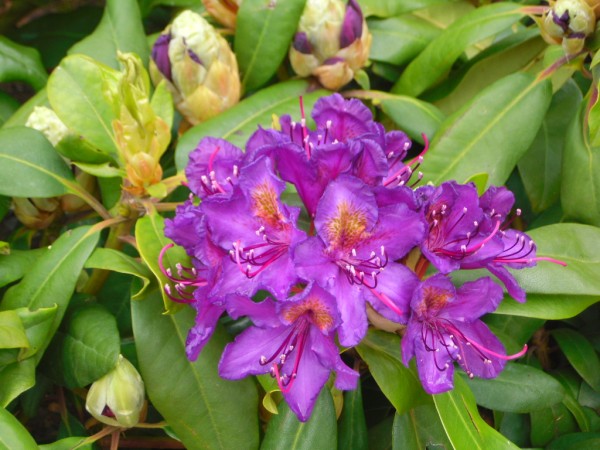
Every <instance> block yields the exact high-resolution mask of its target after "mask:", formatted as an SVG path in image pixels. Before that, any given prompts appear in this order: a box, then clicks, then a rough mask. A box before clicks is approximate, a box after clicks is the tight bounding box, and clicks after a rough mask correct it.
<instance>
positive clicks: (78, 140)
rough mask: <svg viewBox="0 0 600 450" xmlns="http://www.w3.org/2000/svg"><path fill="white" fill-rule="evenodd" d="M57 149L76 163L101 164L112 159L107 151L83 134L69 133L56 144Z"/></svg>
mask: <svg viewBox="0 0 600 450" xmlns="http://www.w3.org/2000/svg"><path fill="white" fill-rule="evenodd" d="M56 151H57V152H58V153H60V154H61V155H63V156H64V157H65V158H67V159H69V160H71V162H73V163H75V164H82V163H83V164H82V165H84V164H89V165H99V164H102V163H105V164H106V163H107V162H109V161H112V158H111V157H110V156H109V155H107V154H106V153H103V152H101V151H100V150H98V149H97V148H96V147H94V146H93V145H92V144H90V143H89V142H88V141H87V140H86V139H85V138H84V137H83V136H82V135H80V134H78V135H75V134H68V135H67V136H65V137H64V138H62V139H61V140H60V142H59V143H58V144H56Z"/></svg>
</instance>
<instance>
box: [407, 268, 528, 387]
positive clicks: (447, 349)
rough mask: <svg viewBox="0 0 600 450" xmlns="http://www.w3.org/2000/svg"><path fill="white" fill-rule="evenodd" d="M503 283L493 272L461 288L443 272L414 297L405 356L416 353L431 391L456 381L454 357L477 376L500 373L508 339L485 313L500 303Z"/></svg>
mask: <svg viewBox="0 0 600 450" xmlns="http://www.w3.org/2000/svg"><path fill="white" fill-rule="evenodd" d="M501 300H502V289H501V288H500V287H499V286H498V285H496V284H495V283H494V282H493V281H492V280H491V279H490V278H480V279H479V280H477V281H473V282H469V283H465V284H464V285H463V286H461V287H460V288H458V289H456V288H455V287H454V286H453V285H452V282H451V281H450V279H449V278H448V277H446V276H445V275H443V274H437V275H434V276H432V277H431V278H428V279H427V280H425V281H424V282H422V283H421V284H420V285H419V286H418V287H417V289H415V291H414V293H413V297H412V300H411V302H410V308H411V316H410V319H409V321H408V328H407V329H406V333H405V334H404V337H403V338H402V362H403V363H404V364H405V365H406V366H408V363H409V361H410V360H411V359H412V357H413V356H415V357H416V361H417V369H418V372H419V378H420V380H421V383H422V384H423V387H424V388H425V391H426V392H428V393H429V394H439V393H441V392H445V391H448V390H450V389H452V387H453V386H454V383H453V376H454V365H453V363H454V362H457V363H458V364H459V365H460V367H461V368H462V369H463V370H464V371H465V372H466V373H467V374H468V375H469V377H471V378H473V377H474V376H477V377H481V378H494V377H496V376H497V375H498V373H500V371H502V369H503V368H504V365H505V363H506V361H507V360H509V359H515V358H519V357H521V356H523V354H525V352H526V351H527V346H525V347H524V348H523V350H522V351H521V352H519V353H517V354H516V355H510V356H507V355H506V351H505V349H504V346H503V345H502V343H501V342H500V341H499V340H498V338H497V337H496V336H494V334H493V333H492V332H491V331H490V330H489V328H488V327H487V326H486V325H485V324H484V323H483V322H482V321H481V320H480V319H479V318H480V317H481V316H482V315H484V314H486V313H489V312H492V311H494V310H495V309H496V307H497V306H498V304H499V303H500V301H501Z"/></svg>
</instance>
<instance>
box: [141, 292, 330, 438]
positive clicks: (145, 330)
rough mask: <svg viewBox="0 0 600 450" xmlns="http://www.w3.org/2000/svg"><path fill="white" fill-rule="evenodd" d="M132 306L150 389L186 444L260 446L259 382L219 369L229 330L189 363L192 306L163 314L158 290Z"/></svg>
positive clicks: (157, 407)
mask: <svg viewBox="0 0 600 450" xmlns="http://www.w3.org/2000/svg"><path fill="white" fill-rule="evenodd" d="M131 308H132V316H133V331H134V336H135V344H136V350H137V355H138V360H139V366H140V369H141V373H142V377H143V379H144V383H145V385H146V391H147V393H148V396H149V398H150V400H151V401H152V404H153V405H154V406H155V407H156V409H157V410H158V411H159V412H160V414H161V415H162V416H163V417H164V418H165V420H166V421H167V422H168V423H169V426H170V427H172V428H173V430H174V431H175V433H176V434H177V436H178V437H179V438H180V439H181V441H182V443H183V444H184V445H185V446H186V448H211V449H223V450H229V449H245V448H247V449H255V448H257V447H258V419H257V414H256V412H257V409H258V396H257V391H256V386H255V384H254V383H253V382H252V381H251V380H250V379H245V380H240V381H235V382H233V381H228V380H225V379H223V378H221V377H219V375H218V373H217V363H218V362H219V359H220V357H221V353H222V351H223V347H224V346H225V344H226V343H227V341H228V337H227V333H226V332H225V331H224V330H222V329H221V328H220V327H219V328H217V330H216V331H215V334H214V335H213V336H212V338H211V340H210V341H209V342H208V344H206V346H205V347H204V349H203V350H202V353H201V354H200V357H199V358H198V360H197V361H195V362H190V361H188V359H187V357H186V355H185V340H186V335H187V332H188V330H189V329H190V328H191V327H192V326H193V325H194V316H195V314H194V310H193V309H192V308H189V307H188V308H185V309H183V310H182V311H180V312H178V313H177V314H162V313H163V305H162V301H161V298H160V294H159V293H158V292H157V291H154V292H153V293H152V294H148V295H147V298H146V299H145V300H144V301H143V302H133V303H132V305H131ZM165 374H172V375H173V377H165ZM182 406H184V407H182ZM334 417H335V416H334ZM334 420H335V419H334ZM233 428H235V431H236V432H235V433H232V431H231V430H232V429H233Z"/></svg>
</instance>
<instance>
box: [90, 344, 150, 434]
mask: <svg viewBox="0 0 600 450" xmlns="http://www.w3.org/2000/svg"><path fill="white" fill-rule="evenodd" d="M143 406H144V382H143V381H142V377H140V374H139V373H138V371H137V370H136V369H135V367H134V366H133V364H131V363H130V362H129V361H127V360H126V359H125V358H124V357H123V355H119V360H118V361H117V365H116V366H115V368H114V369H113V370H111V371H110V372H108V373H107V374H106V375H104V376H103V377H102V378H100V379H99V380H97V381H95V382H94V383H93V384H92V386H91V387H90V390H89V392H88V395H87V399H86V401H85V409H87V411H88V412H89V413H90V414H91V415H92V416H94V418H96V419H97V420H99V421H100V422H102V423H105V424H107V425H113V426H116V427H124V428H131V427H133V426H135V425H137V423H138V422H139V419H140V412H141V410H142V407H143Z"/></svg>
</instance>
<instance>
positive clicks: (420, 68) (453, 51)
mask: <svg viewBox="0 0 600 450" xmlns="http://www.w3.org/2000/svg"><path fill="white" fill-rule="evenodd" d="M521 17H522V13H521V12H520V11H519V5H516V4H513V3H497V4H493V5H486V6H482V7H480V8H477V9H475V10H474V11H472V12H471V13H469V14H467V15H465V16H464V17H461V18H460V19H459V20H457V21H456V22H455V23H453V24H452V25H451V26H450V27H448V29H447V30H446V31H445V32H443V33H442V34H440V35H439V36H438V37H437V38H436V39H434V40H433V41H432V42H431V43H430V44H429V45H428V46H427V47H426V48H425V50H423V51H422V52H421V53H420V54H419V56H417V57H416V58H415V59H414V60H413V61H412V62H411V63H410V64H409V65H408V67H407V68H406V70H405V71H404V72H403V74H402V76H401V77H400V79H399V80H398V82H397V83H396V84H395V85H394V87H393V88H392V92H393V93H394V94H403V95H409V96H414V97H416V96H418V95H420V94H421V93H423V92H424V91H425V90H426V89H428V88H429V87H431V86H433V85H434V84H435V83H436V82H437V81H439V80H440V78H442V77H443V76H444V75H445V74H446V73H447V71H448V70H449V69H450V68H451V67H452V64H454V62H455V61H456V60H457V59H458V57H459V56H460V55H461V54H462V53H463V52H464V51H465V49H467V48H468V47H469V46H471V45H473V44H475V43H477V42H479V41H481V40H483V39H485V38H488V37H490V36H494V35H495V34H498V33H500V32H501V31H504V30H506V29H507V28H509V27H510V26H511V25H512V24H514V23H515V22H517V21H518V20H519V19H520V18H521Z"/></svg>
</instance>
